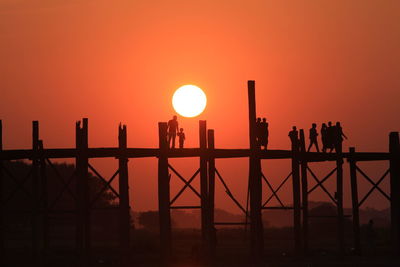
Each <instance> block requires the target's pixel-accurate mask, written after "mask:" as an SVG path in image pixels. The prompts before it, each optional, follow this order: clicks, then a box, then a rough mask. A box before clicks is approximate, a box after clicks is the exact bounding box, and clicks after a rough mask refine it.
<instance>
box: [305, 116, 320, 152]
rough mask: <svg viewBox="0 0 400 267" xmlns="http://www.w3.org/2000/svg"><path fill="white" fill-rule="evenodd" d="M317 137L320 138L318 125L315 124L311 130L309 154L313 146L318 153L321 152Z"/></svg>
mask: <svg viewBox="0 0 400 267" xmlns="http://www.w3.org/2000/svg"><path fill="white" fill-rule="evenodd" d="M317 136H318V132H317V124H316V123H313V124H312V127H311V128H310V136H309V138H310V145H309V147H308V149H307V152H310V149H311V147H312V145H314V146H315V148H316V149H317V152H319V147H318V140H317Z"/></svg>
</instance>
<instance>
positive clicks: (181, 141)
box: [178, 128, 186, 148]
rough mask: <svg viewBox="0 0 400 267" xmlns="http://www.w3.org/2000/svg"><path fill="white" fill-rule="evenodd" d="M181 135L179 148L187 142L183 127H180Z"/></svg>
mask: <svg viewBox="0 0 400 267" xmlns="http://www.w3.org/2000/svg"><path fill="white" fill-rule="evenodd" d="M178 137H179V148H183V144H184V143H185V139H186V138H185V133H184V132H183V128H180V131H179V133H178Z"/></svg>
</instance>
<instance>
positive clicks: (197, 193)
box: [168, 164, 201, 199]
mask: <svg viewBox="0 0 400 267" xmlns="http://www.w3.org/2000/svg"><path fill="white" fill-rule="evenodd" d="M168 168H170V169H171V171H173V172H174V173H175V174H176V176H178V178H179V179H181V180H182V182H184V183H185V186H187V187H189V188H190V189H191V190H192V191H193V192H194V193H195V194H196V195H197V196H198V197H199V198H200V199H201V195H200V194H199V192H197V190H196V189H195V188H194V187H193V186H191V185H190V183H189V182H188V181H186V179H185V178H183V177H182V175H180V174H179V172H177V171H176V170H175V169H174V168H173V167H172V166H171V165H170V164H168ZM198 171H200V169H199V170H198ZM196 175H197V174H196ZM193 179H194V178H193Z"/></svg>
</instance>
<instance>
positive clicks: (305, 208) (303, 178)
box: [300, 129, 309, 254]
mask: <svg viewBox="0 0 400 267" xmlns="http://www.w3.org/2000/svg"><path fill="white" fill-rule="evenodd" d="M300 151H301V153H302V157H301V162H300V171H301V196H302V211H303V213H302V215H303V216H302V219H303V222H302V224H303V225H302V239H303V253H304V254H307V253H308V244H309V235H308V179H307V168H308V166H307V165H308V163H307V159H306V158H305V157H304V155H305V153H306V141H305V137H304V130H303V129H301V130H300Z"/></svg>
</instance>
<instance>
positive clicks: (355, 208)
mask: <svg viewBox="0 0 400 267" xmlns="http://www.w3.org/2000/svg"><path fill="white" fill-rule="evenodd" d="M355 150H356V149H355V148H354V147H350V152H349V154H350V157H349V164H350V182H351V183H350V184H351V204H352V213H353V238H354V252H355V253H356V254H357V255H360V254H361V241H360V212H359V203H358V186H357V169H356V161H355V159H354V158H353V157H352V155H354V153H355Z"/></svg>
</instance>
